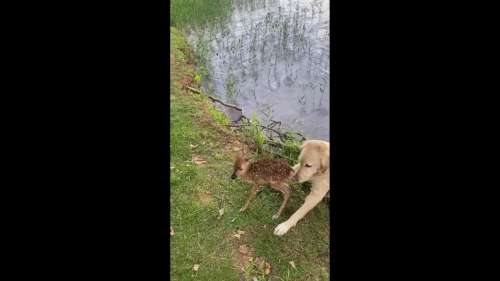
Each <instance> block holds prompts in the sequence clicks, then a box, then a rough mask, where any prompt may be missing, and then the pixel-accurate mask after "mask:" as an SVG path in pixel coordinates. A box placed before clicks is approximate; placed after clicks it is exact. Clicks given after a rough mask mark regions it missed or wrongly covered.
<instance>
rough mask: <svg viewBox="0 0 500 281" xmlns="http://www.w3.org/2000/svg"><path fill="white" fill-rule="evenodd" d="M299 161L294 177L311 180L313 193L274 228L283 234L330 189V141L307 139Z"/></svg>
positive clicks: (277, 232)
mask: <svg viewBox="0 0 500 281" xmlns="http://www.w3.org/2000/svg"><path fill="white" fill-rule="evenodd" d="M300 149H301V151H300V155H299V163H298V164H297V165H295V166H294V167H293V169H294V170H295V172H296V173H295V176H294V179H295V180H297V181H298V182H306V181H311V183H312V187H311V193H309V195H308V196H307V197H306V200H305V202H304V204H303V205H302V206H301V207H300V208H299V209H298V210H297V211H296V212H295V213H294V214H293V215H292V216H291V217H290V218H289V219H288V220H287V221H285V222H283V223H281V224H279V225H278V226H276V228H275V229H274V234H276V235H278V236H281V235H284V234H285V233H287V232H288V230H289V229H290V228H292V227H294V226H295V225H296V224H297V222H298V221H299V220H300V219H302V218H303V217H304V216H305V215H306V214H307V213H308V212H309V211H310V210H311V209H312V208H314V207H315V206H316V205H317V204H318V203H319V202H320V201H321V200H322V199H323V197H325V195H326V194H327V193H328V191H329V190H330V143H329V142H326V141H321V140H308V141H305V142H304V143H303V144H302V146H301V147H300Z"/></svg>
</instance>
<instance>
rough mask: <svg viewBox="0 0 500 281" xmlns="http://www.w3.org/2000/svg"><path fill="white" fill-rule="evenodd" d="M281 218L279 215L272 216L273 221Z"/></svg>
mask: <svg viewBox="0 0 500 281" xmlns="http://www.w3.org/2000/svg"><path fill="white" fill-rule="evenodd" d="M279 217H280V215H278V214H274V215H273V216H272V218H273V220H275V219H277V218H279Z"/></svg>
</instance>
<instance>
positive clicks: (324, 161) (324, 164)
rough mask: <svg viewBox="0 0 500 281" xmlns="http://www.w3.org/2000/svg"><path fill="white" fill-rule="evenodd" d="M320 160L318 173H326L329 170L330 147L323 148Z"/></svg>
mask: <svg viewBox="0 0 500 281" xmlns="http://www.w3.org/2000/svg"><path fill="white" fill-rule="evenodd" d="M321 155H322V156H321V159H320V168H319V169H320V171H321V173H324V172H326V171H327V170H328V169H330V146H328V147H325V148H324V150H323V153H321Z"/></svg>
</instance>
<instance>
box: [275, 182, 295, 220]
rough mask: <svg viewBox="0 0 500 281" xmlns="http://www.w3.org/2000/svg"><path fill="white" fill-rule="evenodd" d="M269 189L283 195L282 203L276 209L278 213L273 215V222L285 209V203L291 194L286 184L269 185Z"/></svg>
mask: <svg viewBox="0 0 500 281" xmlns="http://www.w3.org/2000/svg"><path fill="white" fill-rule="evenodd" d="M271 187H272V188H274V189H276V190H278V191H279V192H281V193H282V194H283V203H282V204H281V207H280V208H279V209H278V212H277V213H276V214H274V215H273V220H275V219H277V218H278V217H279V216H280V215H281V212H282V211H283V209H285V206H286V203H287V202H288V198H290V193H291V192H292V190H291V189H290V187H289V186H288V185H287V184H286V183H277V184H271Z"/></svg>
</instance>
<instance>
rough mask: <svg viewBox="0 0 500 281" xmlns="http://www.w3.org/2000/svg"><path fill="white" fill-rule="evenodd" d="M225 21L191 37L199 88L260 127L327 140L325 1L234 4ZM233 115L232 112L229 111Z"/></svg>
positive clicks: (256, 0) (246, 1)
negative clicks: (201, 67)
mask: <svg viewBox="0 0 500 281" xmlns="http://www.w3.org/2000/svg"><path fill="white" fill-rule="evenodd" d="M233 6H234V7H233V12H232V14H231V16H230V18H229V19H228V20H227V21H225V23H223V24H222V23H221V24H215V25H210V26H207V27H205V29H203V30H198V31H197V32H193V33H192V34H190V36H189V38H190V40H191V41H192V42H193V44H194V45H195V46H196V49H197V52H198V53H200V52H202V53H203V52H205V54H206V62H205V64H206V66H207V70H208V73H209V78H208V79H206V80H205V81H203V87H204V88H205V89H206V90H207V91H208V92H209V93H211V94H212V95H214V96H217V97H219V98H220V99H221V100H223V101H225V102H227V103H232V104H235V105H237V106H239V107H241V108H243V114H244V115H245V116H247V117H249V118H251V117H252V114H253V113H255V114H256V115H257V117H258V118H259V119H260V120H261V121H262V123H264V124H268V123H269V122H270V121H271V120H275V121H280V122H281V124H282V128H286V129H289V130H295V131H300V132H302V133H303V134H304V135H306V136H307V137H308V138H315V139H322V140H329V130H330V126H329V115H330V7H329V6H330V3H329V0H253V1H252V0H235V2H234V5H233ZM228 113H231V112H228Z"/></svg>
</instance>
